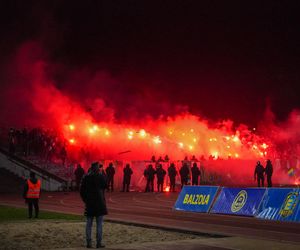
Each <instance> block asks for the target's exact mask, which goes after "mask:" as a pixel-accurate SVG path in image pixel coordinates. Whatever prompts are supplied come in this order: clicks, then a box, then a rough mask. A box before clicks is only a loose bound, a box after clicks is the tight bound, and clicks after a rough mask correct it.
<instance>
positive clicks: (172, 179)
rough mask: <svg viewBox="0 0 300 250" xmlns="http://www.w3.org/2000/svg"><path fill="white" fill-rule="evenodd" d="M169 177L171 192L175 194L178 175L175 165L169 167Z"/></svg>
mask: <svg viewBox="0 0 300 250" xmlns="http://www.w3.org/2000/svg"><path fill="white" fill-rule="evenodd" d="M168 175H169V179H170V191H171V192H175V178H176V175H177V170H176V168H175V164H174V163H171V165H170V167H168Z"/></svg>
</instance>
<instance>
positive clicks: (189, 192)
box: [174, 186, 219, 213]
mask: <svg viewBox="0 0 300 250" xmlns="http://www.w3.org/2000/svg"><path fill="white" fill-rule="evenodd" d="M218 189H219V187H214V186H197V187H195V186H184V187H183V189H182V190H181V192H180V194H179V196H178V199H177V201H176V203H175V206H174V209H176V210H185V211H193V212H201V213H207V212H208V211H209V209H210V207H211V205H212V203H213V201H214V199H215V197H216V194H217V191H218Z"/></svg>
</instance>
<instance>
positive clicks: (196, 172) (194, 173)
mask: <svg viewBox="0 0 300 250" xmlns="http://www.w3.org/2000/svg"><path fill="white" fill-rule="evenodd" d="M191 172H192V177H193V178H198V177H199V175H200V170H199V168H198V167H197V166H193V167H192V168H191Z"/></svg>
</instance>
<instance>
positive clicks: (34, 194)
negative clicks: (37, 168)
mask: <svg viewBox="0 0 300 250" xmlns="http://www.w3.org/2000/svg"><path fill="white" fill-rule="evenodd" d="M40 192H41V181H40V180H38V179H37V178H36V177H35V173H34V172H30V178H29V179H27V180H26V183H25V185H24V192H23V198H24V199H25V202H26V203H27V204H28V217H29V218H32V207H34V211H35V218H38V215H39V198H40Z"/></svg>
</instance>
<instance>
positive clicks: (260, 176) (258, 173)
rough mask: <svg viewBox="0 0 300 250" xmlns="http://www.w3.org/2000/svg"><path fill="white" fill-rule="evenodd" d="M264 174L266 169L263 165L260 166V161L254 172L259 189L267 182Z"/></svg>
mask: <svg viewBox="0 0 300 250" xmlns="http://www.w3.org/2000/svg"><path fill="white" fill-rule="evenodd" d="M264 172H265V168H264V167H263V165H261V164H260V161H258V162H257V164H256V167H255V171H254V180H257V186H258V187H260V186H262V187H264V182H265V178H264Z"/></svg>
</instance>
